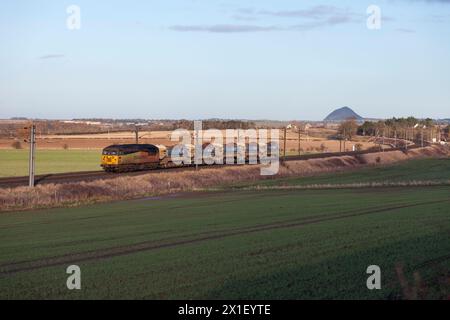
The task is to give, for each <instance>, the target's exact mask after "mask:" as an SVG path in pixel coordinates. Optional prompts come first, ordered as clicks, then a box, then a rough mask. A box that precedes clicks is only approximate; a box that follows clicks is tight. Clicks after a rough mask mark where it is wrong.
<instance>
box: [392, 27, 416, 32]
mask: <svg viewBox="0 0 450 320" xmlns="http://www.w3.org/2000/svg"><path fill="white" fill-rule="evenodd" d="M396 30H397V31H399V32H403V33H416V30H413V29H408V28H397V29H396Z"/></svg>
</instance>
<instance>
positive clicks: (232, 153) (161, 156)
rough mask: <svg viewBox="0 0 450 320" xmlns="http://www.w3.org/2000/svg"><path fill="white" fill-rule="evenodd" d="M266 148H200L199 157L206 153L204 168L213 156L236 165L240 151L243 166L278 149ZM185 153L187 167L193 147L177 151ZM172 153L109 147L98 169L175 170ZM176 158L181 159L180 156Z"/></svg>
mask: <svg viewBox="0 0 450 320" xmlns="http://www.w3.org/2000/svg"><path fill="white" fill-rule="evenodd" d="M266 147H267V149H266V150H262V149H260V148H259V146H258V144H246V145H245V147H244V148H242V149H240V148H239V146H238V145H237V144H236V143H231V144H226V145H215V144H203V145H202V154H203V153H204V152H205V150H207V151H208V152H206V153H207V154H208V155H210V156H209V158H208V157H207V158H203V161H204V163H205V164H211V163H214V161H215V160H216V159H217V157H216V155H217V156H219V155H220V154H222V155H223V163H230V162H232V161H233V162H237V159H238V157H239V152H243V151H245V154H244V159H245V160H244V162H249V160H250V159H256V160H257V161H260V160H261V158H262V157H263V156H266V157H271V155H272V154H273V155H275V154H276V153H275V151H277V150H276V149H278V145H277V144H273V143H268V144H267V145H266ZM188 149H190V155H191V159H190V160H191V163H194V157H195V146H193V145H185V146H183V147H182V148H181V150H184V151H183V152H185V151H186V150H188ZM174 150H175V149H174V148H173V147H169V148H168V147H166V146H163V145H153V144H122V145H112V146H109V147H106V148H104V149H103V152H102V159H101V167H102V168H103V170H105V171H106V172H130V171H141V170H150V169H158V168H169V167H174V166H179V165H177V164H175V163H174V162H173V161H172V156H173V155H172V151H174ZM178 150H180V149H178ZM262 152H264V154H263V153H262ZM177 156H179V157H181V156H182V154H179V155H177ZM230 157H231V159H230Z"/></svg>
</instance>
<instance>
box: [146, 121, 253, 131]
mask: <svg viewBox="0 0 450 320" xmlns="http://www.w3.org/2000/svg"><path fill="white" fill-rule="evenodd" d="M152 127H153V126H152ZM202 127H203V129H204V130H207V129H218V130H224V129H244V130H245V129H254V128H256V124H255V123H254V122H251V121H242V120H202ZM157 128H159V130H161V129H162V128H164V129H165V130H176V129H186V130H194V121H192V120H176V121H173V122H171V123H170V124H166V125H163V126H161V125H158V127H157ZM152 129H153V128H152Z"/></svg>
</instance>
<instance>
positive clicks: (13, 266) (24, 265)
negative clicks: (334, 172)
mask: <svg viewBox="0 0 450 320" xmlns="http://www.w3.org/2000/svg"><path fill="white" fill-rule="evenodd" d="M449 201H450V198H446V199H441V200H435V201H425V202H419V203H414V204H404V205H394V206H387V207H377V208H371V209H366V210H353V211H344V212H340V213H335V214H330V215H318V216H317V215H316V216H309V217H303V218H298V219H291V220H286V221H280V222H273V223H267V224H261V225H254V226H247V227H240V228H234V229H228V230H224V231H217V230H216V231H207V232H203V233H198V234H197V236H198V235H202V236H200V237H196V238H195V235H194V238H192V236H193V235H184V236H178V237H171V238H166V239H159V240H153V241H146V242H141V243H136V244H131V245H125V246H116V247H110V248H104V249H98V250H93V251H87V252H80V253H72V254H64V255H60V256H54V257H48V258H41V259H35V260H28V261H18V262H13V263H6V264H3V265H0V276H1V275H8V274H15V273H18V272H24V271H33V270H37V269H42V268H48V267H55V266H60V265H67V264H72V263H80V262H86V261H97V260H102V259H108V258H114V257H118V256H124V255H129V254H133V253H139V252H145V251H151V250H157V249H164V248H175V247H178V246H182V245H187V244H195V243H202V242H205V241H211V240H218V239H224V238H228V237H233V236H239V235H246V234H251V233H256V232H264V231H271V230H276V229H284V228H295V227H301V226H305V225H310V224H317V223H321V222H327V221H336V220H342V219H347V218H353V217H358V216H365V215H370V214H376V213H382V212H388V211H392V210H398V209H405V208H412V207H418V206H423V205H430V204H437V203H444V202H449ZM448 258H450V256H445V257H438V258H436V259H433V260H430V261H428V262H425V263H424V265H425V264H429V263H436V262H434V260H439V261H438V262H441V261H445V260H446V259H448Z"/></svg>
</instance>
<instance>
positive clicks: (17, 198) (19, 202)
mask: <svg viewBox="0 0 450 320" xmlns="http://www.w3.org/2000/svg"><path fill="white" fill-rule="evenodd" d="M448 156H449V150H448V148H446V147H440V146H432V147H426V148H420V149H413V150H409V151H407V152H403V151H386V152H379V153H372V154H364V155H358V156H341V157H331V158H324V159H311V160H301V161H289V162H285V163H282V164H281V165H280V170H279V173H278V174H277V175H275V176H271V177H264V176H261V175H260V167H259V166H230V167H225V168H220V169H208V168H204V169H201V170H199V171H197V172H195V171H186V172H181V173H180V172H163V173H149V174H144V175H140V176H136V177H121V176H118V177H117V178H114V179H109V180H96V181H90V182H77V183H64V184H47V185H41V186H39V185H38V186H36V187H35V188H33V189H30V188H28V187H17V188H13V189H0V206H1V207H0V211H12V210H26V209H32V208H45V207H62V206H77V205H82V204H89V203H96V202H107V201H117V200H126V199H136V198H142V197H149V196H158V195H163V194H170V193H179V192H189V191H195V190H198V189H204V188H210V187H217V186H224V185H230V184H234V183H238V182H252V181H257V180H261V179H276V178H283V177H302V176H311V175H316V174H321V173H327V172H328V173H329V172H338V171H344V170H354V169H356V168H359V167H365V166H381V165H389V164H393V163H396V162H400V161H405V160H408V159H418V158H438V157H448Z"/></svg>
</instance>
